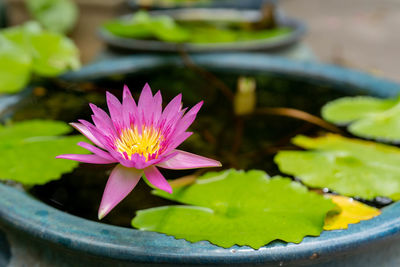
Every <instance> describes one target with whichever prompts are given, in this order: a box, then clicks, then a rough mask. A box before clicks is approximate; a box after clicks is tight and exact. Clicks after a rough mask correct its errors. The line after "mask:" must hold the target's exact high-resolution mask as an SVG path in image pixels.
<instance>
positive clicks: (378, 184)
mask: <svg viewBox="0 0 400 267" xmlns="http://www.w3.org/2000/svg"><path fill="white" fill-rule="evenodd" d="M293 143H294V144H296V145H297V146H299V147H302V148H305V149H309V151H280V152H279V153H278V154H277V155H276V157H275V162H276V163H277V164H278V166H279V169H280V170H281V171H282V172H283V173H287V174H291V175H293V176H295V177H297V178H299V179H301V181H302V182H303V183H304V184H306V185H308V186H310V187H314V188H329V189H331V190H333V191H335V192H337V193H339V194H342V195H346V196H351V197H361V198H363V199H369V200H371V199H374V198H375V197H378V196H383V197H389V198H392V199H394V200H399V199H400V149H399V148H397V147H393V146H388V145H383V144H378V143H374V142H369V141H362V140H357V139H350V138H345V137H342V136H339V135H334V134H330V135H326V136H323V137H319V138H309V137H305V136H297V137H295V138H294V139H293Z"/></svg>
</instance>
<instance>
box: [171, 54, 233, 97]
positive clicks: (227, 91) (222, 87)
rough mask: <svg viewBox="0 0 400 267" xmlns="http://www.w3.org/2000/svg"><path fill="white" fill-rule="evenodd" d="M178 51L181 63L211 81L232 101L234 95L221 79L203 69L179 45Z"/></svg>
mask: <svg viewBox="0 0 400 267" xmlns="http://www.w3.org/2000/svg"><path fill="white" fill-rule="evenodd" d="M179 53H180V55H181V57H182V59H183V63H184V64H185V65H186V66H187V67H189V68H191V69H192V70H193V71H195V72H197V73H198V74H200V75H201V76H203V77H204V78H205V79H206V80H209V81H210V82H211V83H213V85H214V87H215V88H217V89H219V90H220V91H221V92H222V93H223V94H224V95H225V96H226V97H227V98H228V99H229V100H230V101H231V102H232V101H233V97H234V95H233V93H232V90H231V89H230V88H229V87H228V86H227V85H226V84H225V83H224V82H223V81H222V80H220V79H219V78H218V77H217V76H215V75H214V74H212V73H211V72H209V71H207V70H206V69H203V68H201V67H199V66H198V65H197V64H195V63H194V62H193V60H192V59H191V58H190V56H189V54H188V53H187V52H186V50H185V49H184V48H182V47H181V48H180V49H179Z"/></svg>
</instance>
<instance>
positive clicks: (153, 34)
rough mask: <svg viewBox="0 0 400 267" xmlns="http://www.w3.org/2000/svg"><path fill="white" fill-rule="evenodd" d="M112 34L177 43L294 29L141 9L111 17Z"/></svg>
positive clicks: (256, 36)
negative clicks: (200, 19)
mask: <svg viewBox="0 0 400 267" xmlns="http://www.w3.org/2000/svg"><path fill="white" fill-rule="evenodd" d="M103 29H104V30H106V31H108V32H109V33H111V34H113V35H116V36H120V37H124V38H134V39H146V40H148V39H150V40H159V41H163V42H174V43H182V42H185V43H196V44H205V43H229V42H238V41H251V40H261V39H270V38H271V39H275V38H282V37H283V36H287V35H288V34H290V33H291V32H292V30H291V29H290V28H289V27H277V28H274V29H259V30H251V29H248V27H246V26H245V25H244V24H243V25H237V24H235V23H229V22H227V23H212V22H203V23H199V22H196V21H185V20H175V19H174V18H172V17H171V16H167V15H150V14H149V13H148V12H146V11H143V10H142V11H138V12H136V13H135V14H134V15H133V16H131V17H130V18H127V17H125V18H122V19H115V20H111V21H109V22H107V23H105V24H104V25H103Z"/></svg>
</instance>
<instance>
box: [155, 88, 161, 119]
mask: <svg viewBox="0 0 400 267" xmlns="http://www.w3.org/2000/svg"><path fill="white" fill-rule="evenodd" d="M153 100H154V103H153V114H154V117H153V121H154V122H158V121H159V120H160V117H161V113H162V96H161V92H160V91H158V92H157V93H156V94H155V95H154V98H153Z"/></svg>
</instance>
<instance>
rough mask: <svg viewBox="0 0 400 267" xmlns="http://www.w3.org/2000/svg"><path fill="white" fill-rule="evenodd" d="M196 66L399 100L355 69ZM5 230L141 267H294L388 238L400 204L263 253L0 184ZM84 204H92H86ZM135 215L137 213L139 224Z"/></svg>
mask: <svg viewBox="0 0 400 267" xmlns="http://www.w3.org/2000/svg"><path fill="white" fill-rule="evenodd" d="M192 59H193V60H194V62H196V64H198V65H200V66H203V67H209V68H212V69H219V70H225V71H229V72H232V71H235V70H247V71H249V72H250V73H251V72H263V71H264V72H268V73H277V74H280V75H287V76H290V77H295V78H296V77H297V78H302V79H311V80H314V81H317V82H323V83H329V84H334V85H335V86H339V87H343V90H345V89H346V88H348V89H351V88H362V89H363V90H365V91H366V92H369V93H370V94H372V95H376V96H380V97H392V96H396V95H398V93H399V92H400V85H399V84H397V83H395V82H391V81H388V80H385V79H381V78H377V77H373V76H371V75H368V74H365V73H361V72H358V71H354V70H348V69H344V68H340V67H335V66H329V65H322V64H318V63H311V62H298V61H292V60H288V59H283V58H278V57H271V56H266V55H262V54H240V53H234V54H222V55H215V54H205V55H194V56H193V57H192ZM165 64H175V65H180V64H183V63H182V60H181V59H180V58H179V57H178V56H163V57H161V56H157V55H137V56H130V57H125V58H119V59H111V60H106V61H101V62H97V63H94V64H91V65H88V66H86V67H84V68H82V69H81V70H80V71H78V72H75V73H69V74H66V75H64V76H63V78H64V79H65V80H68V81H80V80H91V79H96V78H100V77H104V76H109V75H113V74H117V73H118V74H123V73H132V72H135V71H139V70H143V69H150V68H154V67H157V66H162V65H165ZM0 196H1V198H2V201H1V203H0V225H3V226H5V227H6V228H9V229H14V230H18V231H19V232H23V233H26V234H27V235H30V236H33V237H35V238H40V239H43V240H46V241H49V242H53V243H57V244H60V245H61V246H63V247H66V248H68V249H71V250H79V251H81V252H85V253H89V254H92V255H97V256H100V257H107V258H113V259H118V260H126V261H135V262H153V263H157V262H169V263H184V264H188V263H192V264H193V263H202V264H207V263H214V264H232V263H235V264H238V263H261V262H279V261H286V262H287V261H292V260H297V259H308V258H309V257H310V256H312V255H314V254H315V253H317V254H318V255H324V254H332V253H340V252H343V251H346V250H351V249H355V248H357V247H359V246H362V245H368V244H371V243H373V242H378V241H380V240H384V239H390V238H395V237H397V236H398V235H399V230H400V216H399V215H400V203H394V204H392V205H389V206H387V207H385V208H384V209H383V210H382V214H381V215H380V216H378V217H376V218H374V219H371V220H369V221H363V222H361V223H359V224H354V225H350V226H349V229H347V230H336V231H326V232H323V233H322V234H321V236H319V237H306V238H305V239H304V240H303V241H302V242H301V243H300V244H291V243H289V244H286V243H284V242H279V241H276V242H273V243H271V244H269V245H267V246H266V247H262V248H260V249H259V250H253V249H251V248H248V247H236V246H235V247H232V248H230V249H223V248H220V247H217V246H215V245H212V244H210V243H208V242H206V241H202V242H197V243H193V244H192V243H189V242H187V241H185V240H176V239H175V238H173V237H171V236H166V235H164V234H159V233H155V232H144V231H139V230H135V229H129V228H122V227H117V226H111V225H106V224H102V223H100V222H94V221H89V220H86V219H82V218H79V217H76V216H73V215H70V214H67V213H64V212H62V211H59V210H57V209H55V208H52V207H50V206H48V205H46V204H44V203H42V202H40V201H38V200H36V199H34V198H33V197H32V196H30V195H28V194H26V193H25V192H23V191H20V190H18V189H16V188H14V187H11V186H8V185H5V184H2V183H0ZM83 204H84V203H83ZM133 216H134V214H132V217H133Z"/></svg>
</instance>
